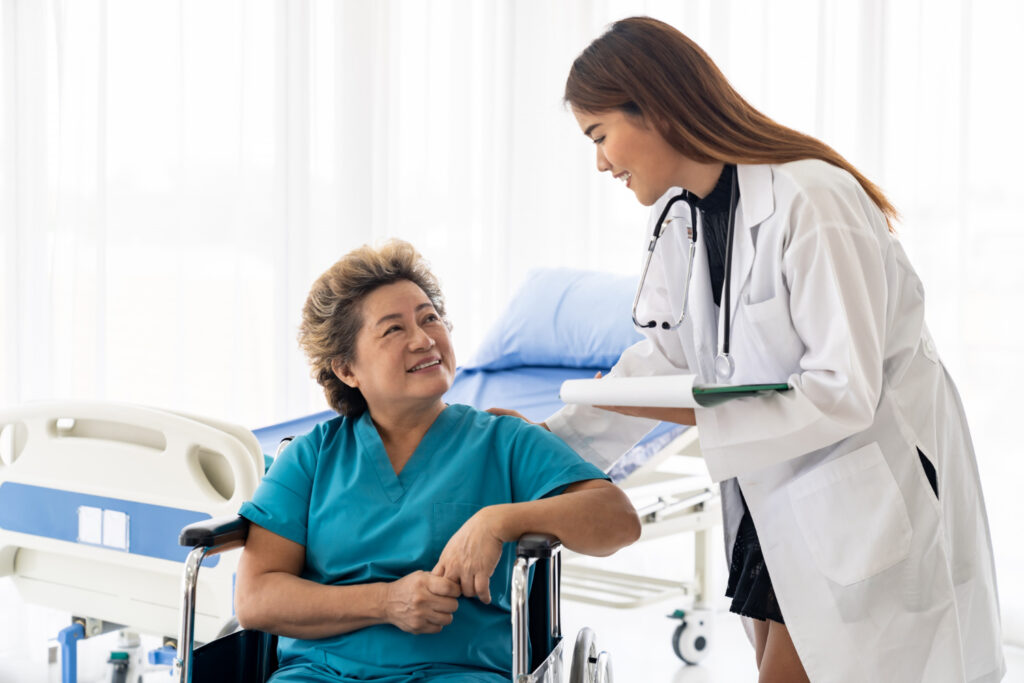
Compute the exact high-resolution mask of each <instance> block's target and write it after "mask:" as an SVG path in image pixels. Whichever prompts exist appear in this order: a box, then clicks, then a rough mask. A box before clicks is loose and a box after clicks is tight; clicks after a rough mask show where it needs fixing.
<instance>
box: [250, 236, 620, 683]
mask: <svg viewBox="0 0 1024 683" xmlns="http://www.w3.org/2000/svg"><path fill="white" fill-rule="evenodd" d="M300 342H301V344H302V347H303V349H304V350H305V351H306V354H307V355H308V357H309V359H310V362H311V364H312V366H313V374H314V377H316V379H317V381H318V382H319V383H320V384H321V385H322V386H323V387H324V392H325V394H326V396H327V400H328V403H329V404H330V405H331V407H332V408H334V409H335V410H337V411H338V412H339V413H340V414H341V417H338V418H335V419H333V420H330V421H328V422H325V423H323V424H320V425H318V426H317V427H316V428H315V429H313V431H312V432H310V433H309V434H307V435H305V436H303V437H301V438H299V439H296V440H295V441H294V442H293V443H292V444H291V445H290V446H289V447H288V449H287V450H286V451H285V452H284V453H283V454H282V455H281V456H280V457H279V458H278V459H277V460H276V461H275V462H274V464H273V466H272V467H271V468H270V471H269V472H268V473H267V476H266V477H265V478H264V480H263V482H262V483H261V485H260V487H259V488H258V489H257V491H256V493H255V494H254V496H253V500H252V501H250V502H247V503H245V504H244V505H243V506H242V509H241V511H240V514H241V515H242V516H244V517H246V518H248V519H249V520H251V521H252V522H253V525H252V527H251V530H250V532H249V539H248V541H247V543H246V546H245V551H244V552H243V555H242V560H241V563H240V565H239V568H238V580H237V588H236V598H235V601H236V611H237V613H238V620H239V622H240V623H241V624H242V625H243V626H244V627H246V628H257V629H261V630H264V631H269V632H271V633H276V634H278V635H279V636H281V638H280V640H279V659H280V663H281V668H280V670H279V671H278V672H277V673H276V674H275V676H274V678H273V679H272V680H274V681H343V682H348V681H353V682H354V681H377V682H378V683H400V682H405V681H419V680H431V681H452V682H455V681H459V682H465V683H469V682H471V681H481V682H484V681H486V682H491V681H495V682H497V681H507V680H509V678H510V676H511V647H512V645H511V634H510V630H509V622H510V595H509V589H508V586H509V583H510V577H511V568H512V563H513V561H514V557H513V556H512V553H511V548H512V546H511V545H509V544H510V543H512V542H513V541H515V540H516V539H518V538H519V536H521V535H522V534H524V533H527V532H540V533H550V534H553V535H555V536H557V537H559V538H560V539H561V540H562V543H563V544H564V545H565V546H566V547H567V548H570V549H572V550H575V551H577V552H581V553H586V554H592V555H607V554H611V553H613V552H615V551H616V550H618V549H619V548H621V547H623V546H625V545H628V544H629V543H632V542H633V541H634V540H636V538H637V537H638V536H639V533H640V525H639V520H638V519H637V516H636V512H635V511H634V510H633V507H632V505H631V504H630V503H629V500H628V499H627V498H626V496H625V495H624V494H623V493H622V492H621V491H619V489H617V488H616V487H615V486H613V485H612V484H611V483H610V482H609V481H608V480H607V478H606V477H605V476H604V474H603V473H602V472H601V471H600V470H598V469H597V468H596V467H594V466H593V465H590V464H588V463H586V462H585V461H583V460H582V459H581V458H580V457H579V456H578V455H576V453H575V452H574V451H572V450H571V449H570V448H569V447H567V446H566V445H565V444H563V443H562V442H561V440H559V439H558V438H557V437H555V436H553V435H551V434H549V433H548V432H546V431H545V430H544V429H542V428H540V427H537V426H534V425H529V424H526V423H524V422H523V421H521V420H518V419H515V418H511V417H497V416H494V415H490V414H488V413H484V412H481V411H477V410H475V409H473V408H470V407H468V406H463V405H451V406H448V405H445V403H444V401H443V400H442V397H443V396H444V394H445V392H446V391H447V390H448V388H449V387H450V386H451V382H452V378H453V375H454V372H455V358H454V355H453V353H452V347H451V339H450V337H449V329H448V324H447V321H446V320H445V317H444V301H443V298H442V296H441V292H440V288H439V287H438V285H437V281H436V279H435V278H434V276H433V275H432V274H431V273H430V271H429V270H428V269H427V267H426V265H425V263H424V262H423V260H422V259H421V257H420V256H419V254H417V253H416V251H415V250H414V249H413V248H412V247H411V246H410V245H409V244H407V243H405V242H400V241H392V242H389V243H388V244H387V245H385V246H384V247H383V248H381V249H372V248H370V247H363V248H361V249H358V250H356V251H354V252H352V253H350V254H348V255H347V256H345V257H344V258H342V259H341V260H340V261H339V262H338V263H336V264H335V265H334V266H333V267H332V268H331V269H330V270H328V271H327V272H326V273H324V275H323V276H321V277H320V279H319V280H318V281H317V282H316V283H315V284H314V286H313V289H312V291H311V292H310V295H309V298H308V300H307V302H306V306H305V309H304V311H303V323H302V329H301V333H300Z"/></svg>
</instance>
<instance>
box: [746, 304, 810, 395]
mask: <svg viewBox="0 0 1024 683" xmlns="http://www.w3.org/2000/svg"><path fill="white" fill-rule="evenodd" d="M742 315H743V317H744V320H743V322H740V321H739V320H737V324H736V336H735V337H734V339H736V340H737V341H736V342H734V347H737V348H738V347H739V346H740V345H741V344H742V345H743V348H742V351H743V354H744V359H746V358H749V359H750V360H751V361H752V362H753V364H754V366H755V367H756V368H757V372H756V374H757V375H758V376H759V377H761V378H775V379H774V380H773V381H782V380H783V379H785V377H787V376H788V374H789V372H791V371H792V369H793V368H795V367H797V365H798V363H799V362H800V357H801V356H802V355H803V353H804V346H803V342H801V341H800V337H799V336H798V335H797V333H796V328H795V327H794V326H793V319H792V316H791V315H790V311H789V294H788V293H779V294H776V295H775V296H773V297H772V298H770V299H766V300H764V301H759V302H758V303H756V304H746V305H744V306H743V308H742ZM744 323H746V325H744ZM736 354H737V357H739V354H740V352H739V351H737V352H736ZM737 362H739V361H737Z"/></svg>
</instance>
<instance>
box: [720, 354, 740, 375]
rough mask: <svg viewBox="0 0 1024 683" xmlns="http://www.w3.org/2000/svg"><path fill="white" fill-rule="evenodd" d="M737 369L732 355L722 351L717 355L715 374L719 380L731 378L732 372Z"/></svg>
mask: <svg viewBox="0 0 1024 683" xmlns="http://www.w3.org/2000/svg"><path fill="white" fill-rule="evenodd" d="M735 370H736V364H735V363H733V360H732V356H730V355H729V354H728V353H720V354H718V355H717V356H715V376H716V378H717V379H719V380H723V379H731V378H732V373H733V372H734V371H735Z"/></svg>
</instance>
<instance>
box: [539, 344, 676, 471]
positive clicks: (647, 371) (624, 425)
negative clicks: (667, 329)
mask: <svg viewBox="0 0 1024 683" xmlns="http://www.w3.org/2000/svg"><path fill="white" fill-rule="evenodd" d="M683 372H685V368H682V369H681V368H680V367H679V366H678V365H675V364H673V363H672V362H670V361H669V360H668V359H667V358H666V357H665V354H664V353H663V352H662V351H661V349H660V348H659V347H658V346H657V345H656V344H655V343H654V342H653V341H652V340H650V339H643V340H641V341H639V342H637V343H636V344H634V345H633V346H630V347H629V348H628V349H626V350H625V351H624V352H623V353H622V355H621V356H620V357H619V360H618V362H617V363H616V364H615V366H614V367H613V368H612V369H611V371H610V372H609V373H608V376H609V377H646V376H650V375H675V374H680V373H683ZM545 424H547V426H548V429H550V430H551V431H552V432H553V433H554V434H555V435H557V436H558V437H560V438H561V439H562V440H563V441H565V443H567V444H568V445H569V447H570V448H572V449H573V450H574V451H576V452H577V453H579V454H580V456H582V457H583V458H584V459H585V460H587V461H589V462H591V463H593V464H594V465H596V466H598V467H600V468H601V469H602V470H604V471H606V472H607V471H608V469H609V468H611V466H612V465H614V464H615V461H616V460H618V459H619V458H620V457H621V456H622V454H623V453H625V452H626V451H628V450H629V449H630V448H632V447H633V445H634V444H636V443H637V442H638V441H639V440H640V439H642V438H643V437H644V435H645V434H647V433H648V432H649V431H651V430H652V429H654V428H655V427H657V426H658V421H657V420H648V419H646V418H640V417H631V416H628V415H621V414H619V413H613V412H611V411H608V410H601V409H600V408H594V407H593V406H585V405H567V406H565V407H564V408H562V409H561V410H559V411H558V412H557V413H555V414H554V415H552V416H551V417H549V418H548V419H547V420H545Z"/></svg>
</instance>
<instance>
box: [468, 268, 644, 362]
mask: <svg viewBox="0 0 1024 683" xmlns="http://www.w3.org/2000/svg"><path fill="white" fill-rule="evenodd" d="M636 282H637V279H636V278H635V277H631V276H623V275H611V274H609V273H600V272H596V271H587V270H572V269H569V268H553V269H552V268H543V269H538V270H532V271H530V272H529V273H528V274H527V276H526V281H525V282H524V283H523V285H522V286H521V287H520V288H519V291H518V292H516V294H515V296H513V297H512V301H511V303H509V306H508V309H507V310H506V311H505V312H504V313H503V314H502V316H501V317H500V318H499V319H498V321H497V323H496V324H495V325H494V327H492V328H491V330H490V332H488V334H487V337H486V338H485V339H484V341H483V344H481V346H480V348H479V349H478V350H477V352H476V355H475V356H474V357H473V359H472V361H470V363H469V364H468V365H466V366H465V367H466V368H469V369H480V370H503V369H506V368H516V367H522V366H527V365H543V366H557V367H568V368H609V367H611V366H612V365H614V364H615V361H617V360H618V359H619V356H620V355H621V354H622V352H623V351H624V350H625V349H626V348H627V347H629V346H631V345H632V344H634V343H635V342H637V341H639V340H640V339H641V338H642V337H641V335H640V333H639V332H637V331H636V329H635V328H634V327H633V321H632V318H631V309H632V307H633V295H634V294H635V292H636Z"/></svg>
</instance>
